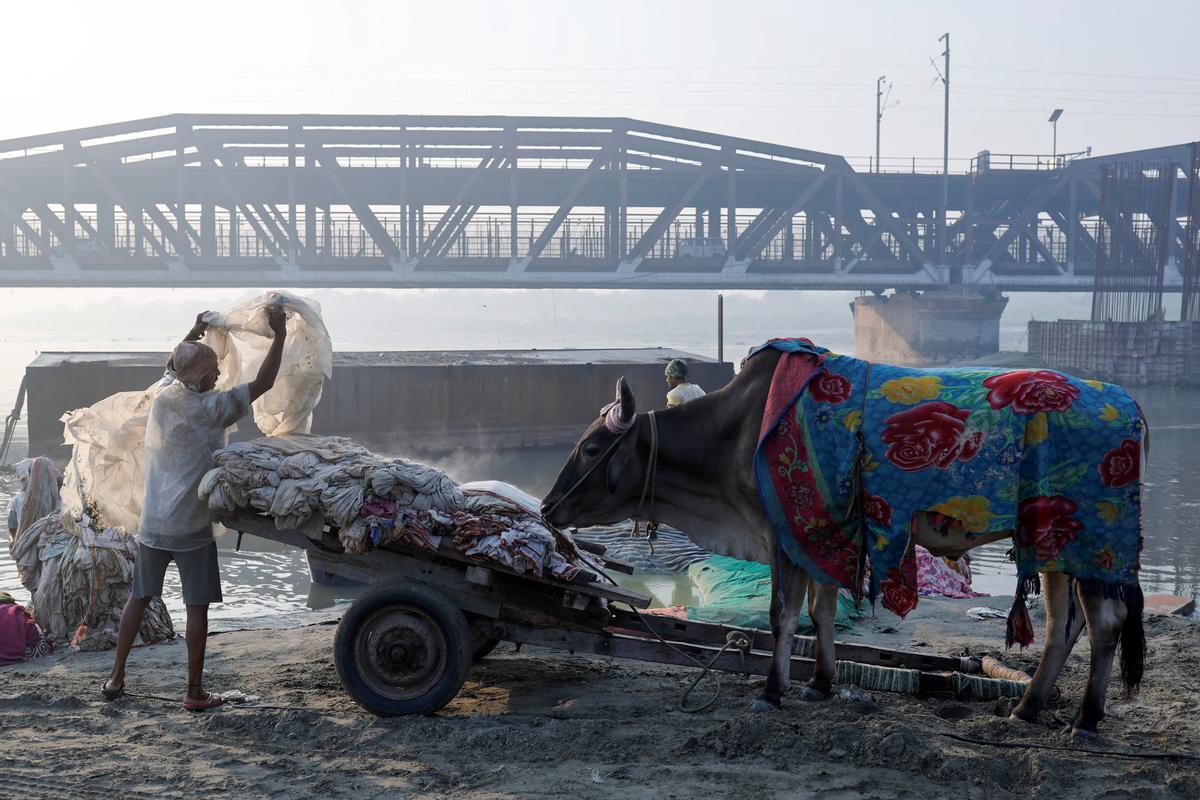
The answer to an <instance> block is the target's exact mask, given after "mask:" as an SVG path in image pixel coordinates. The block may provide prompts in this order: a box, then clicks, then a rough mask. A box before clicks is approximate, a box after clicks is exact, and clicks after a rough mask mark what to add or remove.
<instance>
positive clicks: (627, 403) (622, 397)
mask: <svg viewBox="0 0 1200 800" xmlns="http://www.w3.org/2000/svg"><path fill="white" fill-rule="evenodd" d="M616 401H617V402H618V403H620V404H621V417H620V419H621V422H629V420H631V419H633V415H634V412H636V411H637V401H636V400H634V399H633V390H632V389H630V388H629V381H627V380H625V376H624V375H622V376H621V377H620V378H618V379H617V396H616Z"/></svg>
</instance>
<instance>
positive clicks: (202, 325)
mask: <svg viewBox="0 0 1200 800" xmlns="http://www.w3.org/2000/svg"><path fill="white" fill-rule="evenodd" d="M207 313H208V312H207V311H201V312H200V313H199V314H197V315H196V324H195V325H193V326H192V329H191V330H190V331H188V332H187V336H184V337H183V340H184V341H185V342H198V341H200V339H201V338H203V337H204V332H205V331H206V330H208V323H207V322H205V321H204V315H205V314H207Z"/></svg>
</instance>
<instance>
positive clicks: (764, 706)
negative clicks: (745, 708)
mask: <svg viewBox="0 0 1200 800" xmlns="http://www.w3.org/2000/svg"><path fill="white" fill-rule="evenodd" d="M750 710H751V711H753V712H754V713H755V714H768V713H770V712H772V711H778V710H779V704H778V703H772V702H771V701H770V700H768V699H766V698H765V697H757V698H755V699H754V702H753V703H751V704H750Z"/></svg>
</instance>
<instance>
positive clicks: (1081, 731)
mask: <svg viewBox="0 0 1200 800" xmlns="http://www.w3.org/2000/svg"><path fill="white" fill-rule="evenodd" d="M1071 738H1072V739H1074V740H1075V741H1077V742H1094V741H1096V740H1097V739H1099V738H1100V732H1099V731H1089V730H1088V729H1087V728H1071Z"/></svg>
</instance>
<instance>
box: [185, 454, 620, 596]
mask: <svg viewBox="0 0 1200 800" xmlns="http://www.w3.org/2000/svg"><path fill="white" fill-rule="evenodd" d="M213 460H214V462H215V463H216V465H217V466H216V467H214V468H213V469H211V470H209V472H208V473H207V474H206V475H205V476H204V479H203V480H202V481H201V483H200V488H199V492H200V496H201V497H202V498H204V499H205V501H206V502H207V503H208V506H209V508H211V509H213V510H214V511H216V512H218V513H222V512H224V513H233V512H237V511H245V510H252V511H256V512H260V513H264V514H267V515H269V516H271V517H273V518H274V520H275V526H276V528H278V529H280V530H283V529H300V530H304V531H306V532H309V533H310V535H315V534H317V533H319V531H320V530H321V529H322V527H323V525H324V524H325V523H328V524H330V525H331V526H332V527H336V528H337V529H338V538H339V540H340V541H341V543H342V547H343V548H344V549H345V550H346V552H348V553H364V552H366V551H368V550H370V549H371V548H372V547H383V546H387V545H391V544H400V545H407V546H411V547H417V548H421V549H425V550H432V551H437V550H438V549H440V548H441V547H443V546H444V544H446V543H447V542H448V543H449V544H450V545H452V546H453V547H454V548H455V549H456V550H458V551H459V552H461V553H462V554H464V555H466V556H467V557H468V558H471V559H472V560H475V561H479V562H492V563H496V564H500V565H503V566H505V567H508V568H509V569H511V570H513V571H515V572H518V573H522V574H530V575H534V576H537V577H543V578H555V579H557V580H562V581H568V582H575V583H587V582H591V581H595V580H597V578H598V573H599V572H600V567H599V566H598V565H597V564H596V563H595V562H594V561H593V560H592V559H591V558H590V557H589V556H588V555H586V554H585V553H583V552H582V551H580V550H579V549H578V548H577V547H576V546H575V543H574V542H573V541H571V538H570V537H569V536H567V535H566V534H564V533H562V532H560V531H558V530H557V529H555V528H554V527H553V526H551V525H550V524H548V523H547V522H546V521H545V520H543V519H542V517H541V515H540V513H539V512H538V503H537V501H536V500H535V499H534V498H532V497H530V496H529V495H526V494H525V493H524V492H521V491H520V490H519V489H517V488H516V487H513V486H510V485H508V484H503V483H496V482H488V483H480V484H463V485H459V484H457V483H455V482H454V481H453V480H452V479H451V478H450V477H449V476H447V475H446V474H445V473H444V472H442V471H441V470H438V469H435V468H433V467H429V466H426V465H424V464H417V463H414V462H410V461H405V460H404V459H399V458H395V459H389V458H383V457H381V456H378V455H375V454H374V453H372V452H370V451H369V450H367V449H366V448H363V447H361V446H359V445H356V444H354V443H353V442H351V441H350V440H349V439H343V438H339V437H326V436H312V435H309V434H296V435H291V436H272V437H264V438H261V439H255V440H254V441H250V442H238V443H236V444H233V445H230V446H229V447H226V448H224V449H223V450H218V451H217V452H216V453H215V454H214V456H213Z"/></svg>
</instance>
